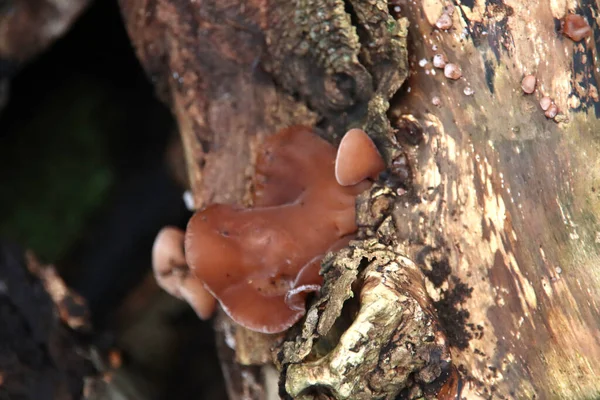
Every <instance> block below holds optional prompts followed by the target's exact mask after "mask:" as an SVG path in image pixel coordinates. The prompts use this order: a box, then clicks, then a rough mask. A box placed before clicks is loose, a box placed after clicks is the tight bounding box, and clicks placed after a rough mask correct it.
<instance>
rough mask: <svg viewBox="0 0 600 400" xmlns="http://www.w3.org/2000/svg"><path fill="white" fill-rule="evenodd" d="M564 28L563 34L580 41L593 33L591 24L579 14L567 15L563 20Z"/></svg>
mask: <svg viewBox="0 0 600 400" xmlns="http://www.w3.org/2000/svg"><path fill="white" fill-rule="evenodd" d="M562 30H563V34H564V35H565V36H567V37H568V38H570V39H571V40H573V41H574V42H579V41H580V40H582V39H585V38H586V37H588V36H590V35H591V34H592V28H591V27H590V24H588V22H587V21H586V20H585V18H583V17H582V16H581V15H577V14H569V15H567V16H566V17H565V19H564V20H563V21H562Z"/></svg>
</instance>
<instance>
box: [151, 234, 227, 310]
mask: <svg viewBox="0 0 600 400" xmlns="http://www.w3.org/2000/svg"><path fill="white" fill-rule="evenodd" d="M184 235H185V234H184V233H183V231H182V230H181V229H178V228H175V227H172V226H167V227H164V228H163V229H161V230H160V232H159V233H158V235H157V236H156V239H155V240H154V246H153V247H152V268H153V269H154V276H155V277H156V281H157V282H158V285H159V286H160V287H162V288H163V289H164V290H165V291H166V292H167V293H169V294H170V295H171V296H175V297H177V298H179V299H182V300H185V301H186V302H188V304H189V305H190V306H191V307H192V308H193V309H194V311H196V314H198V316H199V317H200V318H202V319H208V318H210V316H211V315H212V313H213V312H214V309H215V306H216V300H215V298H214V297H213V296H212V295H211V294H210V293H209V292H208V291H207V290H206V289H205V288H204V285H203V284H202V282H201V281H200V280H198V279H197V278H196V277H195V276H194V275H192V274H191V272H190V271H189V269H188V266H187V264H186V262H185V255H184V253H183V240H184Z"/></svg>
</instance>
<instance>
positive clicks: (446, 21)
mask: <svg viewBox="0 0 600 400" xmlns="http://www.w3.org/2000/svg"><path fill="white" fill-rule="evenodd" d="M435 26H436V28H438V29H442V30H444V31H447V30H448V29H450V28H452V16H451V15H450V14H449V13H447V12H444V13H443V14H442V15H440V17H439V18H438V20H437V22H436V23H435Z"/></svg>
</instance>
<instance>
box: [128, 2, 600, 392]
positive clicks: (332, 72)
mask: <svg viewBox="0 0 600 400" xmlns="http://www.w3.org/2000/svg"><path fill="white" fill-rule="evenodd" d="M366 3H367V2H359V1H347V2H346V4H344V2H342V1H341V0H322V1H314V2H309V1H306V2H304V1H300V0H296V1H286V2H266V1H264V0H263V1H259V0H254V1H251V2H239V1H236V0H228V1H210V0H203V1H183V0H158V1H149V0H121V6H122V9H123V14H124V17H125V20H126V24H127V27H128V30H129V33H130V36H131V38H132V41H133V43H134V45H135V47H136V50H137V53H138V56H139V58H140V60H141V61H142V63H143V64H144V66H145V68H146V70H147V71H148V74H149V75H150V76H151V77H152V79H153V81H154V82H155V84H156V87H157V90H158V93H159V95H161V97H162V98H163V99H164V100H165V101H167V102H168V103H169V104H170V105H171V107H172V110H173V113H174V114H175V115H176V117H177V120H178V123H179V128H180V132H181V135H182V138H183V142H184V146H185V150H186V159H187V162H188V172H189V178H190V185H191V189H192V192H193V194H194V198H195V204H196V207H198V208H200V207H202V206H204V205H207V204H210V203H213V202H225V203H241V204H244V203H245V202H246V198H247V188H248V182H249V178H250V176H251V175H252V165H253V159H254V158H253V155H254V154H255V149H256V147H257V146H258V145H259V144H260V142H261V140H262V139H263V138H264V137H265V136H266V135H269V134H272V133H275V132H276V131H278V130H279V129H281V128H283V127H286V126H289V125H292V124H297V123H302V124H304V125H312V126H316V127H317V128H318V129H319V131H320V132H321V133H322V134H323V135H324V136H325V137H326V138H328V139H329V140H331V141H332V142H335V141H336V140H337V139H338V138H339V136H340V135H341V134H343V133H344V132H345V130H346V129H347V128H348V127H355V126H361V127H364V128H365V129H366V130H367V132H368V133H369V134H370V135H371V136H372V137H373V138H374V139H375V141H376V143H377V145H378V147H379V149H380V150H381V151H382V153H383V154H384V156H385V158H386V161H387V162H388V166H389V168H390V170H391V173H390V174H389V176H391V177H395V179H392V178H389V179H387V180H384V181H380V182H378V183H377V184H376V188H377V190H371V191H370V192H369V193H367V194H365V195H363V196H361V198H360V199H359V202H358V220H359V222H363V223H360V225H361V226H362V227H361V231H360V235H361V238H362V239H363V240H362V241H358V242H355V243H354V244H353V245H352V246H351V247H350V248H348V249H346V250H344V251H342V252H340V253H339V254H338V255H336V256H335V257H333V258H330V259H328V260H326V261H325V268H324V272H325V277H326V280H325V287H324V289H323V291H322V295H321V298H320V299H317V300H316V303H315V304H313V307H312V308H311V309H310V310H309V312H308V314H307V315H308V316H307V318H306V321H305V322H303V324H299V325H301V326H299V327H298V328H300V327H301V328H303V329H292V330H290V332H288V334H287V336H286V338H285V340H284V342H283V343H282V344H280V346H279V351H280V353H279V354H280V358H279V360H278V361H279V363H278V366H279V367H280V369H281V371H280V373H281V374H282V377H281V381H282V383H283V385H282V387H281V391H280V393H282V392H283V391H287V395H292V396H293V397H295V398H306V399H309V398H315V399H316V398H331V397H334V398H369V396H370V397H371V398H373V397H376V398H393V397H394V396H396V395H397V394H398V393H400V394H401V396H405V397H406V398H415V397H418V396H424V397H432V396H438V397H440V398H454V396H455V395H457V394H458V393H459V392H460V394H461V396H463V397H465V398H469V399H471V398H495V397H497V398H524V399H530V398H544V399H545V398H570V399H571V398H572V399H584V398H591V397H593V396H595V395H598V393H600V384H599V383H598V382H600V376H599V375H600V341H599V339H598V338H599V337H600V335H599V327H600V316H599V309H598V303H597V301H598V298H599V297H598V294H599V293H598V292H599V289H598V288H600V274H599V273H598V271H597V268H595V267H596V266H598V265H600V251H599V249H600V223H599V222H598V219H597V215H599V214H600V136H599V135H598V132H600V122H599V121H598V118H597V113H598V112H600V108H599V107H600V103H599V102H598V100H599V99H598V89H597V81H598V75H599V70H598V68H597V67H596V63H597V58H598V54H597V53H598V49H599V47H598V43H600V42H599V41H598V37H597V36H598V32H599V31H598V23H597V21H596V20H595V19H594V18H595V17H596V16H597V15H598V12H599V5H598V3H597V2H596V3H594V2H589V1H586V0H579V1H577V2H575V1H574V2H570V3H568V4H567V2H557V1H545V0H539V1H538V0H532V1H529V2H521V1H512V0H506V1H504V2H499V1H491V0H490V1H483V0H482V1H479V0H476V1H464V2H462V3H461V2H457V3H456V4H449V3H448V4H444V3H443V2H441V1H436V0H426V1H422V2H410V1H402V0H397V1H394V2H390V3H393V4H389V5H388V4H387V2H384V1H380V0H373V1H370V2H368V4H366ZM417 3H418V4H417ZM388 7H389V8H388ZM398 7H399V9H398ZM388 10H389V11H390V12H391V14H392V15H393V17H394V18H396V19H393V18H392V17H390V15H389V14H388ZM570 13H576V14H580V15H582V16H583V17H584V18H585V19H586V20H587V22H588V23H589V24H590V25H591V27H592V31H593V33H592V37H590V38H587V39H583V40H582V41H580V42H577V43H575V42H574V41H572V40H571V39H569V38H567V37H565V36H564V35H563V33H562V32H561V30H560V23H559V21H560V20H561V19H563V18H564V17H565V16H566V15H567V14H570ZM442 15H445V16H446V17H445V18H446V21H443V20H442V21H439V22H441V23H442V24H441V25H440V26H442V27H445V28H449V29H448V30H440V29H438V28H436V27H435V24H436V22H438V18H440V16H442ZM321 17H322V18H323V19H324V20H327V21H329V22H331V21H335V20H339V21H341V22H339V23H338V24H337V25H336V24H333V25H331V26H333V27H334V28H332V29H331V30H328V31H326V30H322V31H318V30H312V31H311V29H307V30H302V29H298V28H297V26H299V25H302V23H305V24H307V26H309V27H312V26H317V25H318V24H317V22H318V21H316V19H318V18H321ZM404 18H406V19H407V20H408V22H409V28H408V43H409V46H408V57H409V58H408V59H409V60H410V68H409V67H408V66H407V63H406V58H405V57H406V49H407V47H406V31H405V28H406V20H405V19H404ZM448 19H449V20H451V21H452V23H451V26H449V23H448ZM303 21H304V22H303ZM350 22H352V23H353V24H355V26H356V28H355V27H352V26H351V25H350ZM444 22H445V23H446V25H445V26H444V24H443V23H444ZM309 31H310V32H313V31H314V32H313V33H314V36H315V37H313V38H312V39H311V40H315V42H314V43H310V44H309V46H308V49H307V50H306V51H304V52H303V53H302V54H300V53H298V52H293V51H292V52H290V50H289V48H290V47H291V48H294V49H297V48H300V47H301V46H300V45H301V44H302V42H303V41H304V40H308V41H310V40H309V39H308V36H310V35H309V33H308V32H309ZM356 32H358V34H357V33H356ZM303 35H304V36H303ZM307 35H308V36H307ZM305 36H306V37H305ZM333 37H338V38H339V37H342V38H343V40H342V41H341V42H340V41H339V40H338V41H337V42H336V41H334V40H333V39H332V38H333ZM281 38H283V39H281ZM288 44H291V45H290V46H286V45H288ZM292 45H293V46H292ZM296 45H297V46H298V47H295V46H296ZM328 49H332V51H331V53H328V52H327V50H328ZM327 54H333V56H331V57H329V56H326V55H327ZM436 54H443V55H444V56H445V58H446V59H447V60H448V62H449V63H452V64H456V65H457V66H458V67H459V68H460V69H461V70H462V76H461V77H460V78H459V79H456V80H453V79H448V78H446V77H445V76H444V71H443V70H442V69H437V68H435V67H434V66H433V64H432V59H433V57H434V55H436ZM340 55H346V56H348V58H347V60H349V61H347V62H345V63H342V64H339V63H336V62H334V60H336V57H334V56H340ZM448 68H451V67H448ZM408 71H410V73H409V74H410V76H409V78H408V80H407V81H406V82H405V83H404V86H403V87H402V88H401V89H400V91H399V92H398V93H396V91H397V90H398V87H399V86H400V84H401V83H402V82H403V80H404V78H405V76H406V74H407V73H408ZM448 72H450V71H448ZM528 74H533V75H535V77H536V78H537V89H536V90H535V92H534V93H533V94H525V93H524V91H523V89H522V88H521V80H522V78H523V77H524V76H525V75H528ZM455 77H456V76H455ZM394 93H396V95H395V96H394V98H393V100H392V102H391V103H392V105H391V107H390V109H389V110H388V99H389V98H390V96H392V95H393V94H394ZM543 96H549V97H550V98H551V99H552V100H553V101H554V103H555V104H556V106H557V107H558V110H559V113H558V115H556V116H555V117H554V118H553V119H548V118H546V116H545V115H544V111H543V110H542V109H541V108H540V105H539V101H540V99H541V97H543ZM390 122H391V125H390ZM404 174H406V176H404ZM378 198H379V200H377V199H378ZM382 199H383V200H382ZM382 201H383V203H385V207H383V208H382V207H381V204H382V203H381V202H382ZM375 208H377V210H383V212H381V213H377V215H375V216H373V210H374V209H375ZM363 259H366V260H368V262H367V263H366V264H365V263H362V262H361V261H362V260H363ZM336 269H337V270H338V271H346V272H344V274H345V275H344V274H342V275H340V274H336V273H334V272H335V271H336ZM332 271H333V272H332ZM333 276H335V277H336V280H335V281H333V280H332V279H333V278H331V277H333ZM340 276H343V277H344V279H339V278H340ZM423 276H425V277H426V279H425V280H424V281H423V280H422V277H423ZM421 282H423V283H421ZM353 283H354V284H355V285H356V284H357V283H358V284H359V285H361V286H362V288H361V289H360V290H357V292H358V293H360V296H359V297H360V302H361V304H360V305H358V304H353V301H346V299H347V298H348V297H349V296H350V293H351V287H352V284H353ZM380 299H385V301H384V302H383V303H381V302H378V301H379V300H380ZM374 304H377V306H378V307H381V308H379V310H380V311H381V313H380V314H373V315H368V313H367V309H370V310H372V309H373V308H369V307H367V306H373V307H374ZM342 305H344V309H347V307H352V306H356V307H361V309H360V311H359V312H358V314H357V316H356V317H355V318H349V319H348V321H345V318H338V317H339V316H340V315H341V314H343V309H342ZM319 306H320V307H319ZM386 310H387V311H386ZM394 310H396V311H394ZM352 315H354V314H352ZM382 315H387V316H389V318H387V317H386V318H387V319H386V318H383V317H382ZM218 321H219V322H218V330H219V332H220V338H221V340H220V343H221V344H222V347H223V348H224V349H226V350H227V349H229V347H228V346H227V344H226V343H231V340H229V341H228V340H227V338H228V337H229V338H230V339H231V338H234V339H235V340H234V342H235V343H236V346H235V349H236V354H235V355H233V354H231V351H230V350H227V351H224V352H223V353H224V354H225V353H228V354H229V355H230V358H229V359H224V361H223V362H224V365H225V369H226V371H227V372H226V375H227V376H228V377H229V378H230V381H231V382H232V385H231V397H232V398H265V397H266V396H267V394H268V393H274V392H275V393H276V392H277V390H276V389H275V390H274V388H273V385H272V384H264V382H274V381H276V380H274V379H271V380H269V379H263V377H264V376H272V374H271V375H269V373H264V372H263V374H262V375H261V374H260V373H258V372H257V370H256V367H249V366H245V365H253V364H254V365H256V364H259V365H260V364H265V363H266V362H267V361H268V359H269V357H268V353H269V352H268V351H267V350H264V351H263V350H257V349H265V348H266V349H268V348H269V345H268V344H269V343H272V342H270V340H271V339H272V338H264V337H259V336H260V335H256V334H251V333H249V332H246V331H245V330H242V329H239V328H238V327H236V326H235V325H233V324H232V323H231V322H230V321H229V320H227V318H225V317H220V318H219V319H218ZM340 321H341V322H340ZM367 325H368V326H369V327H370V328H369V329H371V328H372V327H373V326H375V327H376V328H377V329H379V330H380V331H379V334H378V335H379V337H380V340H375V341H367V342H366V343H362V344H361V343H358V344H357V343H354V345H356V346H358V347H356V346H354V347H352V346H350V347H348V346H347V345H348V340H349V339H348V338H349V337H350V336H351V335H349V334H348V335H344V333H343V332H344V331H346V333H348V332H368V335H367V336H368V337H371V336H370V335H372V334H373V331H369V330H367V331H365V330H364V329H363V328H365V327H366V326H367ZM375 333H376V334H377V330H376V331H375ZM398 335H400V336H402V337H401V338H398ZM411 335H412V336H411ZM407 337H410V338H411V341H409V342H410V343H409V342H407V339H406V338H407ZM325 338H326V339H328V340H329V339H335V340H334V343H333V344H331V345H329V346H328V347H327V346H326V347H327V349H326V350H327V351H326V355H323V354H322V353H319V349H317V348H318V347H319V345H322V344H323V343H324V340H325ZM429 338H435V339H433V342H432V340H431V339H429ZM347 339H348V340H347ZM257 342H258V343H267V345H264V346H260V345H257V344H256V343H257ZM408 344H411V346H414V348H413V351H412V352H410V351H409V352H406V353H401V352H398V351H400V350H401V349H405V348H407V345H408ZM390 348H392V349H393V350H394V351H396V352H395V353H393V355H392V353H390V352H389V351H390ZM248 349H250V350H248ZM357 349H358V350H357ZM320 350H322V349H320ZM351 353H352V354H354V353H360V354H361V356H360V357H361V358H360V360H359V361H360V362H358V363H355V364H352V363H351V362H350V361H348V360H349V359H350V355H352V354H351ZM309 354H312V355H311V357H308V355H309ZM316 354H320V355H321V357H318V359H317V360H316V361H315V357H316ZM434 354H435V355H436V356H435V357H434ZM336 357H337V358H336ZM394 357H396V358H394ZM234 358H235V359H236V360H237V362H238V363H239V364H235V363H234V361H233V359H234ZM308 359H311V360H313V361H307V360H308ZM337 359H339V360H345V361H344V362H346V364H345V365H346V369H345V370H344V372H343V373H342V374H341V375H340V374H339V372H340V371H337V370H334V364H335V363H334V361H335V360H337ZM400 359H401V360H400ZM390 360H395V361H393V362H392V364H393V366H394V368H391V369H389V368H388V369H386V368H387V367H386V365H388V364H385V363H389V362H390ZM450 360H451V363H450ZM361 364H362V365H363V366H362V367H361ZM384 364H385V365H384ZM367 365H368V369H364V368H366V367H365V366H367ZM451 365H454V367H452V366H451ZM401 367H402V368H401ZM361 368H362V369H361ZM400 370H401V371H402V373H399V371H400ZM455 371H458V372H459V375H460V384H459V383H458V381H457V376H456V372H455ZM232 374H238V375H232ZM336 374H337V375H336ZM367 375H368V376H367ZM249 377H251V378H249ZM332 377H333V378H332ZM334 378H335V379H334ZM252 382H254V383H255V384H256V385H254V386H253V384H252ZM261 382H262V384H261ZM357 382H360V383H361V384H363V385H364V387H366V388H367V389H368V390H367V389H364V390H362V389H361V390H362V391H357V390H358V389H356V387H352V385H354V386H357ZM436 382H437V385H436ZM233 383H235V384H236V385H234V384H233ZM348 385H350V386H348ZM431 385H433V386H431ZM234 386H235V387H234ZM349 387H350V388H349ZM244 393H245V394H246V395H247V397H244ZM444 396H446V397H444Z"/></svg>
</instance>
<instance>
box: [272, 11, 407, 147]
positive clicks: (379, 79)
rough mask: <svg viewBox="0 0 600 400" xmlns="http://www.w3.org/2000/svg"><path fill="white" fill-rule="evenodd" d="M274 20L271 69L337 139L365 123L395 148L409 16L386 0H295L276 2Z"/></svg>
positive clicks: (383, 142)
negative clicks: (394, 119)
mask: <svg viewBox="0 0 600 400" xmlns="http://www.w3.org/2000/svg"><path fill="white" fill-rule="evenodd" d="M268 21H269V24H268V25H267V26H265V30H266V43H267V51H268V57H267V58H266V63H265V65H266V66H267V69H268V70H269V72H271V74H272V75H273V76H274V78H275V79H276V81H277V82H278V83H280V84H281V85H282V87H283V88H285V89H286V90H287V91H288V92H290V93H293V94H296V95H299V96H300V97H301V98H302V99H304V100H305V101H306V102H307V104H308V105H309V106H310V107H311V108H312V109H314V110H315V111H317V112H318V114H319V115H320V116H321V117H323V118H325V124H324V126H325V127H326V128H328V129H327V132H328V134H329V136H330V138H332V139H333V140H334V141H335V140H338V139H339V137H340V135H342V134H343V133H344V132H345V131H346V130H347V129H348V128H350V127H361V128H365V130H366V131H367V132H368V133H369V134H370V135H371V136H372V137H373V138H374V139H375V140H376V143H377V144H378V146H379V147H380V149H386V148H390V147H389V146H385V145H386V144H388V143H390V142H391V139H390V136H389V134H390V132H391V130H390V125H389V122H388V120H387V117H386V112H387V109H388V107H389V104H388V100H389V99H390V98H391V97H392V96H393V95H394V94H395V93H396V91H397V90H398V88H399V87H400V86H401V85H402V83H403V82H404V80H405V79H406V76H407V73H408V62H407V50H406V47H407V45H406V37H407V28H408V22H407V20H406V19H399V20H396V19H394V18H393V17H392V16H391V15H390V14H389V12H388V4H387V1H385V0H375V1H371V2H364V1H347V2H344V1H342V0H295V1H290V2H283V3H278V4H277V5H276V6H272V7H270V8H269V18H268ZM385 156H386V158H389V157H387V156H388V155H387V154H386V155H385Z"/></svg>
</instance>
